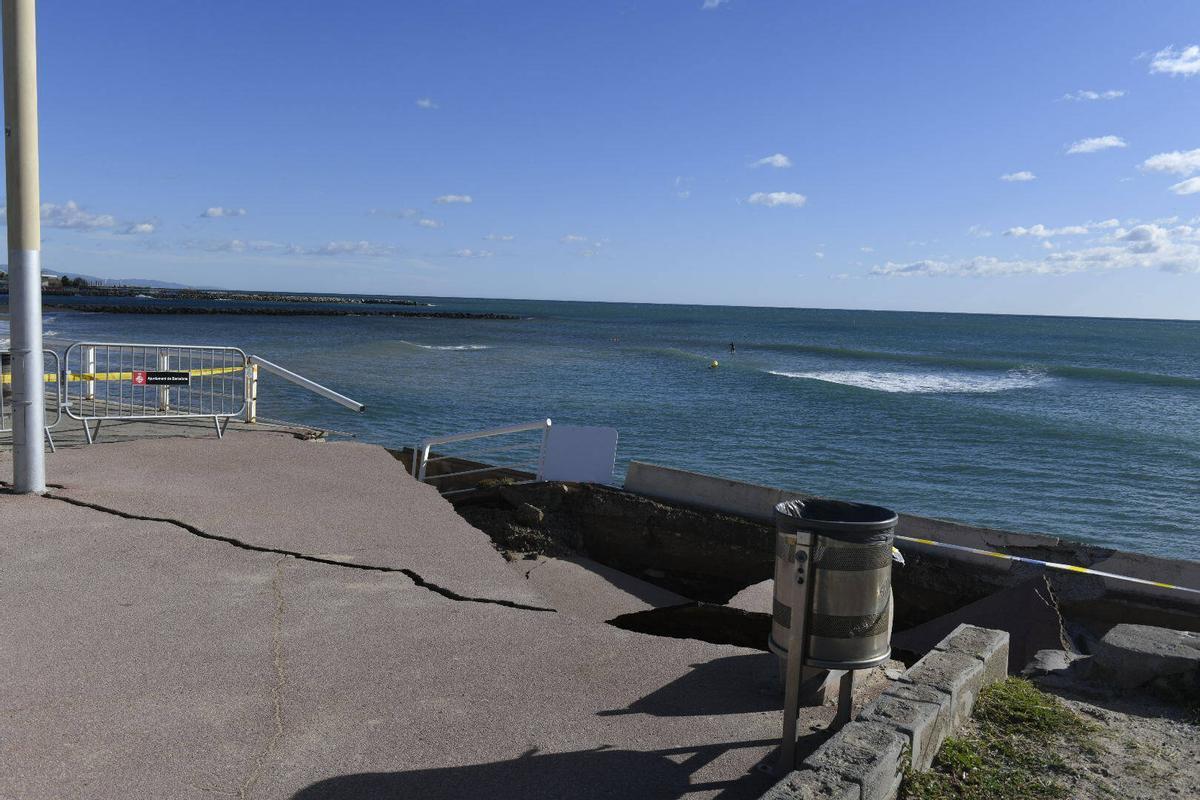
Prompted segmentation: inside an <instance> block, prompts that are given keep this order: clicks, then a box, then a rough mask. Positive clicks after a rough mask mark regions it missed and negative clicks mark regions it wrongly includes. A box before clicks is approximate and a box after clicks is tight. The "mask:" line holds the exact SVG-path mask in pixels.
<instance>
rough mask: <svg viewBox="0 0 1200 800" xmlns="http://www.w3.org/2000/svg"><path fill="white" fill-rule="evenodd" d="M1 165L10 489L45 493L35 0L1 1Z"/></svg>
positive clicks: (44, 416) (44, 417)
mask: <svg viewBox="0 0 1200 800" xmlns="http://www.w3.org/2000/svg"><path fill="white" fill-rule="evenodd" d="M2 2H3V27H4V165H5V168H6V184H7V185H6V187H5V188H6V192H7V201H8V303H9V312H10V314H9V316H10V339H11V347H12V400H13V409H12V411H13V488H14V489H16V491H18V492H24V493H31V492H32V493H36V494H42V493H44V492H45V491H46V452H45V450H44V446H43V444H42V437H43V435H44V434H43V429H44V427H45V419H46V406H45V384H44V381H43V378H42V370H43V363H42V361H43V359H42V263H41V249H42V229H41V220H40V218H39V216H38V214H39V206H40V204H41V198H40V195H39V189H38V117H37V34H36V26H35V24H34V16H35V3H34V0H2Z"/></svg>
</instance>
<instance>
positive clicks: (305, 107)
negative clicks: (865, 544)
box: [39, 0, 1200, 318]
mask: <svg viewBox="0 0 1200 800" xmlns="http://www.w3.org/2000/svg"><path fill="white" fill-rule="evenodd" d="M706 6H713V7H706ZM39 14H40V17H39V48H40V49H39V57H40V65H39V66H40V80H41V85H40V93H41V94H40V100H41V124H42V129H41V134H42V138H41V146H42V200H43V203H44V204H46V205H45V207H44V209H43V217H44V219H45V230H44V237H45V243H44V263H45V266H46V268H47V269H51V270H57V271H65V272H68V273H70V272H83V273H90V274H97V275H105V276H109V277H128V276H138V277H153V278H158V279H161V280H170V281H179V282H190V283H197V284H208V285H219V286H226V287H231V288H253V289H280V290H320V291H345V292H377V293H412V294H426V295H428V294H433V295H460V296H495V297H529V298H549V299H591V300H631V301H652V302H682V303H722V304H725V303H728V304H749V305H785V306H823V307H840V308H894V309H913V310H943V311H997V312H1019V313H1050V314H1094V315H1116V316H1153V317H1186V318H1197V317H1200V113H1197V112H1198V111H1200V107H1198V106H1200V49H1197V47H1196V46H1197V44H1200V4H1198V3H1196V2H1194V0H1188V1H1187V2H1165V1H1164V2H1154V3H1136V4H1135V3H1128V2H1096V1H1095V0H1091V1H1090V2H1055V3H1022V2H1011V1H1010V2H1003V3H1001V2H995V3H982V2H979V3H974V2H973V3H962V2H951V1H950V0H946V2H906V3H892V2H870V3H868V2H838V3H816V2H796V0H725V2H719V3H714V2H713V0H708V1H707V2H706V0H653V1H651V0H645V1H644V2H591V3H583V2H563V0H557V1H556V2H549V1H546V2H520V3H483V2H478V1H476V2H459V1H458V0H440V2H437V3H396V2H367V0H362V1H361V2H353V3H342V4H330V3H327V2H323V3H317V2H307V1H306V0H292V1H291V2H287V3H284V2H269V1H268V0H258V1H257V2H254V3H232V2H214V3H184V2H173V3H163V2H120V1H118V0H114V2H109V3H103V4H101V3H69V4H67V3H42V4H40V8H39ZM1189 48H1190V49H1189ZM1072 150H1075V152H1071V151H1072ZM1002 176H1009V179H1008V180H1005V179H1002ZM1021 178H1030V179H1026V180H1022V179H1021ZM1172 187H1174V188H1172Z"/></svg>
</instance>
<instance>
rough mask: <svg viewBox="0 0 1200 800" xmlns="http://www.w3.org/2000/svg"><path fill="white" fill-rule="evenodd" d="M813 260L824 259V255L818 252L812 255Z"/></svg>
mask: <svg viewBox="0 0 1200 800" xmlns="http://www.w3.org/2000/svg"><path fill="white" fill-rule="evenodd" d="M813 258H825V254H824V253H822V252H821V251H820V250H818V251H816V252H815V253H813Z"/></svg>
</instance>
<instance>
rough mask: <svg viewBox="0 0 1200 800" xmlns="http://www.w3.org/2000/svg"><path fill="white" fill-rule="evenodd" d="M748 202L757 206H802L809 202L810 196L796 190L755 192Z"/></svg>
mask: <svg viewBox="0 0 1200 800" xmlns="http://www.w3.org/2000/svg"><path fill="white" fill-rule="evenodd" d="M746 202H748V203H750V204H751V205H756V206H767V207H768V208H775V207H776V206H792V207H794V208H800V207H801V206H803V205H804V204H805V203H807V202H808V198H807V197H805V196H804V195H802V194H797V193H796V192H755V193H754V194H752V195H750V197H749V198H748V199H747V201H746Z"/></svg>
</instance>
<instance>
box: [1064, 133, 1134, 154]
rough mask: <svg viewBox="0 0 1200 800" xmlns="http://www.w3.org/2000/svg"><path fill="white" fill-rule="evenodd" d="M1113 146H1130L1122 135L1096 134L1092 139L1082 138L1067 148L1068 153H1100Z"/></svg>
mask: <svg viewBox="0 0 1200 800" xmlns="http://www.w3.org/2000/svg"><path fill="white" fill-rule="evenodd" d="M1113 147H1128V144H1127V143H1126V142H1125V140H1124V139H1122V138H1121V137H1120V136H1095V137H1093V138H1091V139H1080V140H1079V141H1077V142H1074V143H1072V144H1071V146H1070V147H1068V148H1067V155H1073V154H1075V153H1098V152H1100V151H1101V150H1109V149H1111V148H1113Z"/></svg>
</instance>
